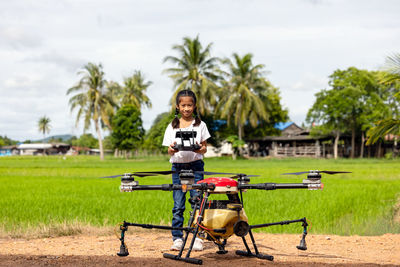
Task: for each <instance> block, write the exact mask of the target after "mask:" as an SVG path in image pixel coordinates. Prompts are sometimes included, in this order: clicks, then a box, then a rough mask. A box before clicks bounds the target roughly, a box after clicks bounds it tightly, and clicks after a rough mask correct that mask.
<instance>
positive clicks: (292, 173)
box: [282, 170, 351, 175]
mask: <svg viewBox="0 0 400 267" xmlns="http://www.w3.org/2000/svg"><path fill="white" fill-rule="evenodd" d="M304 173H315V174H319V173H326V174H337V173H351V172H342V171H318V170H315V171H306V172H288V173H282V175H300V174H304Z"/></svg>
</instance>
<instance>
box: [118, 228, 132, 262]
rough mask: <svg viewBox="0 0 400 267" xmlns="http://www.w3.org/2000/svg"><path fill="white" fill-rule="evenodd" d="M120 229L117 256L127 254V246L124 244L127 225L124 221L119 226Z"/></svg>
mask: <svg viewBox="0 0 400 267" xmlns="http://www.w3.org/2000/svg"><path fill="white" fill-rule="evenodd" d="M119 228H120V229H121V238H120V239H119V240H121V246H120V248H119V252H118V253H117V255H118V256H120V257H125V256H128V255H129V252H128V248H127V247H126V245H125V232H126V231H127V230H128V226H126V225H125V222H124V224H123V225H121V226H120V227H119Z"/></svg>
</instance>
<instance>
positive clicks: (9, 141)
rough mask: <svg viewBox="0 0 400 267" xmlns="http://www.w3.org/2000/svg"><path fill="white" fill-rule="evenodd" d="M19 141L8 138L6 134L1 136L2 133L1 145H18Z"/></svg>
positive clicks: (0, 137)
mask: <svg viewBox="0 0 400 267" xmlns="http://www.w3.org/2000/svg"><path fill="white" fill-rule="evenodd" d="M17 143H18V141H15V140H12V139H10V138H8V137H7V136H6V135H5V136H1V135H0V146H11V145H16V144H17Z"/></svg>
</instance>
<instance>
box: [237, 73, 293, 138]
mask: <svg viewBox="0 0 400 267" xmlns="http://www.w3.org/2000/svg"><path fill="white" fill-rule="evenodd" d="M264 83H265V87H264V88H263V90H260V93H259V96H260V98H261V101H262V102H263V103H264V106H265V108H266V111H267V114H268V120H264V119H260V120H259V121H258V124H257V127H254V128H253V127H251V125H249V124H247V125H246V126H245V128H244V131H245V134H246V136H247V137H248V138H253V137H262V136H271V135H280V131H279V130H278V129H275V128H274V125H275V123H278V122H286V121H288V120H289V111H288V110H287V109H284V108H283V107H282V105H281V96H280V92H279V89H278V88H276V87H274V86H273V85H272V84H271V83H270V82H269V81H268V80H264Z"/></svg>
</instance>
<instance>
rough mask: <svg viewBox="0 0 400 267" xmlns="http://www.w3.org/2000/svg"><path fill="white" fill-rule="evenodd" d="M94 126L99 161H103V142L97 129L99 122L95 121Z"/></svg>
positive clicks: (98, 128)
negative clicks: (97, 141) (97, 142)
mask: <svg viewBox="0 0 400 267" xmlns="http://www.w3.org/2000/svg"><path fill="white" fill-rule="evenodd" d="M94 125H95V127H96V132H97V138H98V140H99V150H100V160H104V150H103V140H102V138H101V131H100V127H99V121H98V120H95V121H94Z"/></svg>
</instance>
